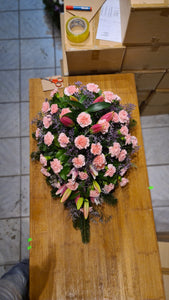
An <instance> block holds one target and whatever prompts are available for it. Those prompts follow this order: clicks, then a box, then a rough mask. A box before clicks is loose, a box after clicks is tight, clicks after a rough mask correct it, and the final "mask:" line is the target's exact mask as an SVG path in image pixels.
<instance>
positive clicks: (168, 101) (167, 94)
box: [141, 89, 169, 116]
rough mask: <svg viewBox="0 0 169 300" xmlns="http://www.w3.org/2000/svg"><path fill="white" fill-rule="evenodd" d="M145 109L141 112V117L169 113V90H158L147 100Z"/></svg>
mask: <svg viewBox="0 0 169 300" xmlns="http://www.w3.org/2000/svg"><path fill="white" fill-rule="evenodd" d="M146 101H147V105H146V104H145V106H144V108H143V109H142V111H141V115H143V116H146V115H158V114H168V113H169V89H166V90H156V91H155V92H153V93H152V94H151V95H150V97H149V98H148V99H147V100H146Z"/></svg>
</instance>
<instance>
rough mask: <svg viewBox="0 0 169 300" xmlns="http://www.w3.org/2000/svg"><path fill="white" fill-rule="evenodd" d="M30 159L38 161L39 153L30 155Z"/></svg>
mask: <svg viewBox="0 0 169 300" xmlns="http://www.w3.org/2000/svg"><path fill="white" fill-rule="evenodd" d="M31 158H32V159H33V160H39V159H40V151H37V152H32V153H31Z"/></svg>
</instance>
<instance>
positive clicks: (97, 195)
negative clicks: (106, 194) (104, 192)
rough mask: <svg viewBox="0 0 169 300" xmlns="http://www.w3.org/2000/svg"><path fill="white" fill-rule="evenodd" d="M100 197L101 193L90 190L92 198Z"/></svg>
mask: <svg viewBox="0 0 169 300" xmlns="http://www.w3.org/2000/svg"><path fill="white" fill-rule="evenodd" d="M99 195H100V193H99V192H98V191H96V190H90V197H92V198H95V197H96V198H97V197H99Z"/></svg>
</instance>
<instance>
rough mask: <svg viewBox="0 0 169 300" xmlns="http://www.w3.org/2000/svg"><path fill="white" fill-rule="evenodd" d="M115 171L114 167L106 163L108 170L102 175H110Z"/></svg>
mask: <svg viewBox="0 0 169 300" xmlns="http://www.w3.org/2000/svg"><path fill="white" fill-rule="evenodd" d="M115 173H116V168H115V167H114V166H113V165H112V164H108V170H107V171H106V173H105V174H104V176H110V177H112V176H113V175H114V174H115Z"/></svg>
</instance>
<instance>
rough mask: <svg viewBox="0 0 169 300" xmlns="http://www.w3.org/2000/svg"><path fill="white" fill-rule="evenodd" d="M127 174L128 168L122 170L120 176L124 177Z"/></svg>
mask: <svg viewBox="0 0 169 300" xmlns="http://www.w3.org/2000/svg"><path fill="white" fill-rule="evenodd" d="M126 172H127V167H124V168H122V169H121V170H120V176H123V175H124V174H125V173H126Z"/></svg>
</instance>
